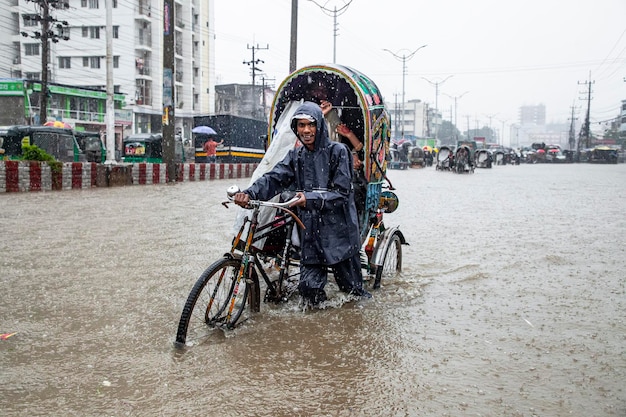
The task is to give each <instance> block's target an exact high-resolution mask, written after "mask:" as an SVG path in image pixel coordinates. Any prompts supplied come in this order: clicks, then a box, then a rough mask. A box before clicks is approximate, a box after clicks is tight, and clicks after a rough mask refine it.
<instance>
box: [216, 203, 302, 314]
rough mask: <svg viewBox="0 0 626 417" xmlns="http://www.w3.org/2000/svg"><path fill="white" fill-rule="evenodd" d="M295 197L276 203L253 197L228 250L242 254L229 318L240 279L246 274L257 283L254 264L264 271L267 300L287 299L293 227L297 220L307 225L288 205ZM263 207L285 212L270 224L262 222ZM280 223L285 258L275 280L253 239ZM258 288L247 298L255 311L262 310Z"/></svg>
mask: <svg viewBox="0 0 626 417" xmlns="http://www.w3.org/2000/svg"><path fill="white" fill-rule="evenodd" d="M296 200H297V198H294V199H291V200H290V201H287V202H285V203H273V202H269V201H258V200H253V201H250V202H249V204H248V206H249V207H251V208H252V215H251V216H250V217H246V218H245V220H244V222H243V224H242V225H241V227H240V228H239V232H238V233H237V236H236V237H235V239H234V240H233V244H232V247H231V250H230V252H229V254H230V256H232V257H240V258H241V266H240V268H239V273H238V275H237V279H236V281H235V287H234V289H233V291H232V295H231V299H230V302H229V309H228V313H227V322H229V321H230V318H231V315H232V312H233V310H234V307H235V299H236V296H237V293H238V289H239V285H240V283H241V280H242V279H244V277H245V278H246V279H248V282H249V283H253V284H255V283H254V280H253V279H251V266H253V267H255V268H256V270H257V272H258V273H259V274H260V275H261V277H262V278H263V281H264V282H265V283H266V285H267V288H268V290H267V293H266V296H265V300H266V301H274V302H281V301H287V298H288V297H287V294H285V292H284V290H283V283H284V281H285V279H286V278H287V273H288V269H289V266H291V265H293V263H291V256H290V251H291V249H292V240H291V233H292V231H293V227H294V223H296V224H298V226H299V227H301V228H303V229H304V228H305V227H304V224H303V223H302V221H301V220H300V219H299V218H298V216H297V215H296V214H295V213H294V212H292V211H291V210H289V209H288V208H287V207H289V205H290V204H292V203H293V202H295V201H296ZM222 204H224V205H225V206H226V207H228V203H227V202H225V203H222ZM261 207H270V208H276V209H279V210H281V211H282V212H283V213H284V214H282V215H281V216H279V217H276V218H274V219H273V220H272V221H270V222H269V223H267V224H264V225H262V226H259V211H260V209H261ZM281 227H284V228H285V229H286V230H285V232H286V240H285V244H284V246H283V248H282V251H281V259H282V261H281V265H280V268H279V278H278V280H276V281H272V280H271V279H270V277H269V275H268V274H267V273H266V272H265V269H264V268H263V265H261V261H260V259H259V256H257V255H262V256H263V255H264V252H263V250H261V249H258V248H256V247H255V246H254V243H255V242H257V241H260V240H261V239H264V238H267V236H268V234H269V233H270V232H271V231H273V230H276V229H277V228H281ZM244 232H245V233H246V236H245V243H244V246H243V249H241V242H242V241H243V237H244ZM266 256H267V257H271V258H275V255H270V254H267V255H266ZM258 291H259V288H253V290H252V291H250V293H249V298H250V299H249V300H248V301H249V303H250V308H251V309H252V311H255V312H258V311H259V310H260V305H259V303H258V297H257V294H258Z"/></svg>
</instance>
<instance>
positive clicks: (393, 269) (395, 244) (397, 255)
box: [374, 233, 402, 288]
mask: <svg viewBox="0 0 626 417" xmlns="http://www.w3.org/2000/svg"><path fill="white" fill-rule="evenodd" d="M401 270H402V241H401V240H400V237H399V236H398V235H397V234H396V233H394V234H393V236H392V237H391V239H390V240H389V242H388V244H387V247H386V248H385V257H384V258H383V264H382V265H381V266H379V267H378V268H377V269H376V276H375V278H374V288H379V287H380V282H381V281H382V279H383V277H387V278H388V277H391V276H393V275H395V274H397V273H398V272H400V271H401Z"/></svg>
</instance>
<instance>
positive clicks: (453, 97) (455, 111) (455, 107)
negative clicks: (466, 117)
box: [443, 91, 469, 140]
mask: <svg viewBox="0 0 626 417" xmlns="http://www.w3.org/2000/svg"><path fill="white" fill-rule="evenodd" d="M467 93H469V91H466V92H464V93H463V94H461V95H459V96H451V95H450V94H446V93H443V95H444V96H448V97H450V98H451V99H452V100H454V127H455V128H457V129H458V126H457V101H458V100H460V99H461V97H463V96H464V95H465V94H467ZM457 140H458V137H457Z"/></svg>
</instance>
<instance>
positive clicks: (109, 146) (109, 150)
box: [105, 0, 115, 164]
mask: <svg viewBox="0 0 626 417" xmlns="http://www.w3.org/2000/svg"><path fill="white" fill-rule="evenodd" d="M106 23H107V25H106V37H107V40H106V54H107V55H106V65H107V69H106V71H107V75H106V77H107V86H106V87H107V105H106V160H105V163H107V164H113V163H114V162H115V104H114V101H113V98H114V97H113V95H114V94H115V91H114V88H115V87H114V85H113V0H106Z"/></svg>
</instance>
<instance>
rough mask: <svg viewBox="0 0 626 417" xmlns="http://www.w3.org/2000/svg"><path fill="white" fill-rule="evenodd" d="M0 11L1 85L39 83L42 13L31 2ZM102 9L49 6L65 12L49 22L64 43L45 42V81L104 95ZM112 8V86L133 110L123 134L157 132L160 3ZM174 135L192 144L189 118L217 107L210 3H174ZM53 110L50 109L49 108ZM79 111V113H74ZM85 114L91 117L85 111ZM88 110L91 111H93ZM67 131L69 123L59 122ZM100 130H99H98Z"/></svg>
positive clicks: (80, 2)
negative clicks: (5, 81) (8, 80)
mask: <svg viewBox="0 0 626 417" xmlns="http://www.w3.org/2000/svg"><path fill="white" fill-rule="evenodd" d="M4 1H6V2H8V4H6V5H5V4H4V3H3V6H5V7H2V8H0V22H2V24H0V78H3V77H5V78H28V79H35V80H40V79H41V73H42V72H41V62H42V59H41V58H42V56H41V40H39V39H36V38H33V37H32V36H29V37H24V36H22V35H20V33H21V32H25V33H27V34H29V35H33V34H35V33H36V32H37V31H40V30H41V25H40V22H39V21H38V18H37V16H41V15H42V11H41V10H40V8H39V7H38V6H37V4H35V3H34V2H33V1H26V0H4ZM106 1H107V0H57V1H56V2H55V1H51V0H48V3H57V4H59V5H63V3H66V4H67V6H68V7H66V8H65V7H62V8H58V9H56V8H51V12H50V15H51V16H52V17H54V18H55V19H56V20H58V21H60V22H63V21H66V22H67V26H65V25H61V26H62V27H61V28H57V27H56V23H53V25H52V28H51V29H53V30H54V32H55V33H58V34H60V35H62V36H66V37H68V38H69V39H68V40H59V41H58V42H50V48H49V49H50V53H49V61H48V62H49V64H48V71H49V77H48V81H49V82H51V83H59V84H67V85H73V86H81V87H98V88H106V76H107V74H106V26H107V22H106ZM112 1H113V3H112V4H113V13H112V14H113V18H112V26H113V36H112V38H113V40H112V43H113V84H114V85H115V92H116V93H121V94H124V95H125V96H126V108H127V109H131V110H132V124H131V126H128V127H127V130H128V131H127V132H125V134H128V133H131V132H159V131H161V120H162V114H163V53H162V51H163V27H164V25H163V10H164V2H163V0H112ZM174 9H175V11H174V17H175V25H174V31H175V48H174V49H175V76H174V86H175V92H174V94H175V106H176V107H175V115H176V130H177V132H179V133H181V134H182V135H183V136H184V137H185V138H189V137H191V129H192V127H193V116H196V115H208V114H211V113H213V112H214V106H215V88H214V84H215V81H214V80H215V67H214V54H215V47H214V13H213V0H174ZM53 105H54V103H51V104H50V106H51V107H53ZM76 110H82V109H76ZM85 110H86V111H90V109H85ZM92 110H93V109H92ZM65 121H67V122H68V123H70V124H72V120H67V119H65ZM102 128H103V129H104V124H103V126H102Z"/></svg>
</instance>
